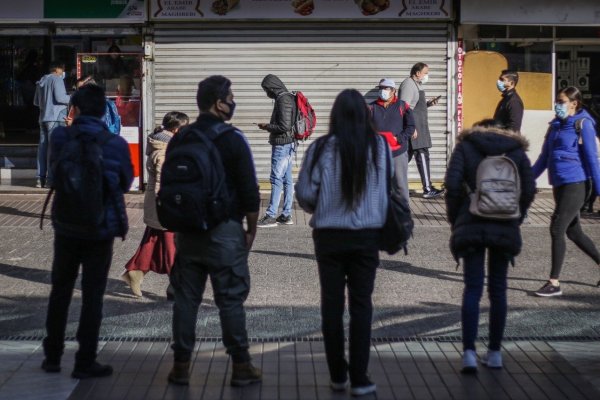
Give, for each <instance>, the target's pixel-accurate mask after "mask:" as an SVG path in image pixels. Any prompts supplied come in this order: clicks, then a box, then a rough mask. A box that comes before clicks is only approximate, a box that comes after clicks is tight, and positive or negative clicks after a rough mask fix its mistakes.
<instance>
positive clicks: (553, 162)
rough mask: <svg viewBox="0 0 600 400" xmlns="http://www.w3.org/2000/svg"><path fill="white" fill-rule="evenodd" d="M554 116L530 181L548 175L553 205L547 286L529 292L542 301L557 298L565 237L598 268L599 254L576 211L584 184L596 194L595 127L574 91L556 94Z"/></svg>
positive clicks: (599, 177) (599, 176)
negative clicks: (545, 173) (582, 227)
mask: <svg viewBox="0 0 600 400" xmlns="http://www.w3.org/2000/svg"><path fill="white" fill-rule="evenodd" d="M554 110H555V112H556V118H554V119H553V120H552V121H551V122H550V127H549V128H548V133H547V134H546V138H545V139H544V145H543V147H542V153H541V154H540V156H539V158H538V159H537V161H536V162H535V164H534V165H533V173H534V176H535V177H536V178H537V177H539V176H540V175H541V174H542V173H543V172H544V170H546V169H548V179H549V182H550V185H552V193H553V195H554V202H555V207H554V213H553V215H552V222H551V223H550V236H551V237H552V270H551V272H550V279H549V280H548V282H546V283H545V284H544V286H542V287H541V288H540V289H539V290H538V291H537V292H535V294H536V295H538V296H542V297H550V296H560V295H562V290H561V288H560V283H559V281H558V277H559V275H560V270H561V268H562V264H563V261H564V259H565V248H566V241H565V234H566V236H567V237H568V238H569V239H570V240H571V241H573V243H575V244H576V245H577V247H579V248H580V249H581V250H583V252H584V253H585V254H587V255H588V256H589V257H590V258H591V259H592V260H594V262H595V263H596V265H600V253H599V252H598V249H597V248H596V246H595V245H594V242H593V241H592V240H591V239H590V238H589V237H588V236H587V235H586V234H585V233H584V232H583V230H582V229H581V224H580V222H579V210H580V209H581V207H582V206H583V203H584V202H585V198H586V187H585V184H586V181H587V180H588V179H591V180H592V182H593V189H594V191H595V192H596V193H600V166H599V165H598V158H597V156H598V149H597V146H596V126H595V122H594V119H593V118H592V117H591V115H590V114H589V113H588V112H587V111H586V110H585V109H584V106H583V98H582V95H581V92H580V91H579V89H577V88H576V87H572V86H571V87H567V88H565V89H562V90H561V91H559V92H558V94H557V96H556V103H555V106H554ZM578 121H580V122H578ZM578 124H581V129H580V130H579V129H576V125H578ZM598 285H600V282H598Z"/></svg>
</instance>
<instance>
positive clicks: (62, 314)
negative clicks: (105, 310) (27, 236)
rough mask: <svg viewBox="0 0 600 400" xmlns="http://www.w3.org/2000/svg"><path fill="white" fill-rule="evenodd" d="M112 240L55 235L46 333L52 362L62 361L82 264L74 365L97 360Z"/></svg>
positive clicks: (48, 351)
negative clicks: (76, 348) (70, 307)
mask: <svg viewBox="0 0 600 400" xmlns="http://www.w3.org/2000/svg"><path fill="white" fill-rule="evenodd" d="M113 241H114V240H113V239H109V240H103V241H92V240H80V239H75V238H71V237H65V236H61V235H58V234H56V235H55V237H54V260H53V262H52V290H51V291H50V299H49V301H48V314H47V317H46V332H47V336H46V337H45V338H44V354H45V355H46V358H47V359H48V360H49V361H51V362H53V363H58V362H60V357H61V356H62V353H63V348H64V341H65V329H66V326H67V318H68V315H69V305H70V304H71V298H72V297H73V288H74V286H75V281H76V280H77V275H78V274H79V265H80V264H81V302H82V304H81V314H80V316H79V326H78V328H77V341H78V342H79V350H78V351H77V353H76V354H75V365H76V366H78V367H83V368H85V367H87V366H89V365H90V364H92V363H93V362H94V361H95V360H96V351H97V348H98V335H99V332H100V324H101V322H102V305H103V297H104V291H105V289H106V282H107V279H108V270H109V269H110V263H111V259H112V250H113Z"/></svg>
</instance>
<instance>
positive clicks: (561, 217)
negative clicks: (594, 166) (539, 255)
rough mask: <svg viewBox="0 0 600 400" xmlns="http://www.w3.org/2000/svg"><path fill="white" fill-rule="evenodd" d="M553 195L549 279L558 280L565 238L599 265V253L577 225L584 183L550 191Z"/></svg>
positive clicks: (563, 254) (583, 195)
mask: <svg viewBox="0 0 600 400" xmlns="http://www.w3.org/2000/svg"><path fill="white" fill-rule="evenodd" d="M552 193H553V194H554V202H555V208H554V214H553V215H552V222H551V223H550V236H551V237H552V271H551V273H550V279H558V277H559V275H560V270H561V269H562V265H563V261H564V260H565V250H566V241H565V234H566V235H567V237H568V238H569V239H570V240H571V241H572V242H573V243H575V244H576V245H577V247H579V248H580V249H581V250H582V251H583V252H584V253H585V254H587V255H588V256H589V257H590V258H592V259H593V260H594V262H595V263H596V264H600V253H598V250H597V249H596V246H595V245H594V242H592V240H591V239H590V238H589V237H588V236H587V235H586V234H585V233H584V232H583V230H582V229H581V224H580V223H579V210H580V209H581V207H582V206H583V203H584V201H585V197H586V188H585V182H579V183H570V184H567V185H562V186H558V187H555V188H553V189H552Z"/></svg>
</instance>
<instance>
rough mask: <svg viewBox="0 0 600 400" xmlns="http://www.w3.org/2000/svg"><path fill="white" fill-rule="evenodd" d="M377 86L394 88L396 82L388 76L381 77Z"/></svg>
mask: <svg viewBox="0 0 600 400" xmlns="http://www.w3.org/2000/svg"><path fill="white" fill-rule="evenodd" d="M377 87H391V88H394V89H395V88H396V82H394V81H393V80H392V79H389V78H383V79H382V80H380V81H379V85H377Z"/></svg>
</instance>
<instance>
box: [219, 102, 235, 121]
mask: <svg viewBox="0 0 600 400" xmlns="http://www.w3.org/2000/svg"><path fill="white" fill-rule="evenodd" d="M223 103H225V104H227V106H228V107H229V112H228V113H226V112H223V111H221V113H223V115H225V119H224V121H229V120H230V119H231V118H233V112H234V111H235V105H236V104H235V101H232V102H231V103H227V102H225V101H224V102H223Z"/></svg>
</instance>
